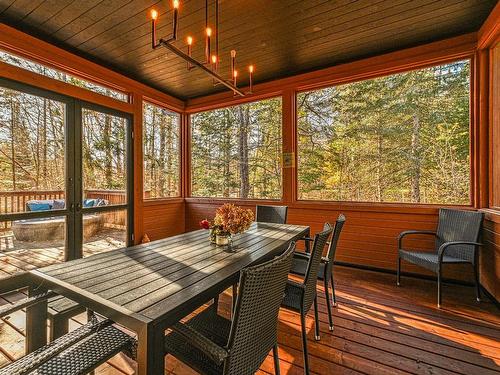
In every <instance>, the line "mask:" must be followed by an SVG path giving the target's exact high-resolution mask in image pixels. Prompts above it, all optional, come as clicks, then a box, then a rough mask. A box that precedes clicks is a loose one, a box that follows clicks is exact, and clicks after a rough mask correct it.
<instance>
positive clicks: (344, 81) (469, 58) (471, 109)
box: [293, 54, 476, 208]
mask: <svg viewBox="0 0 500 375" xmlns="http://www.w3.org/2000/svg"><path fill="white" fill-rule="evenodd" d="M474 59H475V55H474V54H469V55H468V56H465V57H463V58H451V59H447V58H446V57H445V58H444V59H443V60H442V61H440V62H435V63H425V62H424V63H423V64H422V65H418V64H415V66H413V67H412V68H409V69H406V70H398V71H397V72H390V73H385V74H376V75H373V76H371V77H363V78H358V77H352V79H349V77H347V79H342V81H341V82H337V83H335V84H332V85H323V84H318V85H316V86H314V87H309V86H308V87H307V88H304V87H300V88H298V89H297V90H295V92H294V93H295V98H294V100H295V106H297V99H298V95H299V94H301V93H305V92H312V91H319V90H323V89H327V88H331V87H337V86H341V85H348V84H351V83H356V82H362V81H368V80H371V79H377V78H382V77H389V76H392V75H396V74H404V73H407V72H412V71H416V70H421V69H426V68H432V67H437V66H440V65H446V64H452V63H455V62H459V61H469V64H470V71H469V180H470V186H469V204H442V203H415V202H371V201H345V200H321V199H299V198H298V197H299V160H298V159H299V144H298V121H297V108H295V124H294V130H293V132H294V134H295V144H294V147H295V148H294V150H295V151H294V155H295V166H296V167H295V168H294V172H295V173H294V182H295V184H294V185H295V186H294V188H295V191H294V197H295V199H294V201H295V202H305V203H308V202H310V203H314V202H317V203H321V204H330V203H334V204H354V205H359V204H369V205H391V204H393V205H401V206H424V207H425V206H429V207H442V206H444V205H446V206H448V207H459V208H472V207H473V206H474V197H475V191H476V190H475V186H474V182H475V181H474V176H475V174H474V158H473V157H472V155H473V152H474V149H475V147H474V145H473V142H474V139H473V134H474V131H475V126H474V123H475V122H474V118H475V109H474V106H473V103H474V98H473V89H474V87H473V83H474Z"/></svg>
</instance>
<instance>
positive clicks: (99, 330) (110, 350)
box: [0, 291, 136, 375]
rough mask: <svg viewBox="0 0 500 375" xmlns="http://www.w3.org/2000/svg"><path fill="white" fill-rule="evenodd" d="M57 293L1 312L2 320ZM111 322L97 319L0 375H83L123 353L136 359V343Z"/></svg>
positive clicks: (0, 372) (19, 361)
mask: <svg viewBox="0 0 500 375" xmlns="http://www.w3.org/2000/svg"><path fill="white" fill-rule="evenodd" d="M53 295H54V293H53V292H50V291H49V292H46V293H41V294H39V295H35V296H31V297H28V298H25V299H22V300H19V301H17V302H16V303H14V304H12V305H5V306H3V307H2V308H0V318H4V317H6V316H8V315H10V314H11V313H13V312H15V311H18V310H21V309H23V308H27V307H30V306H34V305H36V304H39V303H42V302H45V303H46V301H47V299H48V298H50V297H52V296H53ZM112 324H113V322H112V321H111V320H109V319H104V320H102V319H99V318H98V317H97V316H96V315H93V316H92V317H91V318H90V319H89V321H88V323H86V324H84V325H82V326H80V327H79V328H77V329H75V330H74V331H72V332H70V333H67V334H65V335H63V336H61V337H59V338H57V339H56V340H54V341H51V342H50V343H48V344H46V345H44V346H42V347H41V348H39V349H36V350H34V351H33V352H31V353H29V354H27V355H25V356H23V357H21V358H19V359H17V360H16V361H14V362H12V363H10V364H8V365H6V366H4V367H2V368H0V375H28V374H64V375H83V374H88V373H89V372H91V371H93V370H94V369H95V368H97V367H98V366H100V365H101V364H102V363H104V362H106V361H107V360H108V359H110V358H112V357H113V356H115V355H116V354H118V353H120V352H124V353H125V354H127V355H128V356H130V357H131V358H132V359H135V357H136V340H135V339H134V338H132V337H131V336H129V335H127V334H126V333H125V332H123V331H121V330H120V329H118V328H116V327H114V326H113V325H112Z"/></svg>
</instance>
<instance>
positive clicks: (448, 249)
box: [397, 208, 484, 307]
mask: <svg viewBox="0 0 500 375" xmlns="http://www.w3.org/2000/svg"><path fill="white" fill-rule="evenodd" d="M483 216H484V215H483V214H482V213H481V212H475V211H459V210H450V209H444V208H442V209H440V210H439V222H438V227H437V231H436V232H433V231H425V230H424V231H422V230H408V231H405V232H401V233H400V234H399V237H398V266H397V284H398V285H400V283H401V259H403V260H406V261H407V262H410V263H413V264H416V265H419V266H421V267H424V268H427V269H428V270H430V271H432V272H434V273H436V274H437V282H438V296H437V304H438V307H441V278H442V272H443V265H444V264H464V263H469V264H472V266H473V268H474V279H475V283H476V299H477V301H478V302H479V301H480V300H481V292H480V286H479V251H478V248H479V246H482V244H481V243H479V242H478V241H479V236H480V234H481V226H482V222H483ZM413 234H426V235H432V236H435V238H436V240H435V246H434V251H432V252H429V251H416V250H407V249H405V248H403V244H402V242H403V239H404V238H405V237H406V236H408V235H413Z"/></svg>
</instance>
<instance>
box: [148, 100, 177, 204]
mask: <svg viewBox="0 0 500 375" xmlns="http://www.w3.org/2000/svg"><path fill="white" fill-rule="evenodd" d="M179 135H180V117H179V115H178V114H177V113H174V112H171V111H169V110H166V109H164V108H161V107H158V106H156V105H153V104H150V103H146V102H145V103H144V105H143V155H144V173H143V175H144V192H145V197H146V198H165V197H178V196H179V195H180V138H179Z"/></svg>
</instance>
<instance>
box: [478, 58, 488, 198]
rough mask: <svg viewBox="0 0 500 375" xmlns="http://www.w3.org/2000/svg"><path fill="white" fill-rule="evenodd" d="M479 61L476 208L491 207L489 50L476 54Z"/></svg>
mask: <svg viewBox="0 0 500 375" xmlns="http://www.w3.org/2000/svg"><path fill="white" fill-rule="evenodd" d="M476 61H477V71H478V74H477V87H478V90H477V92H476V94H477V95H478V96H477V98H476V100H477V106H476V108H477V111H478V113H477V116H476V119H477V121H478V123H477V127H476V129H477V133H476V134H475V135H476V138H477V142H476V144H477V145H478V150H477V152H476V156H477V158H478V159H479V160H478V162H477V163H476V166H477V170H476V174H477V175H478V180H477V181H478V186H476V188H477V189H478V194H477V197H478V200H477V204H476V208H485V207H488V206H489V54H488V50H479V51H478V52H477V53H476Z"/></svg>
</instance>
